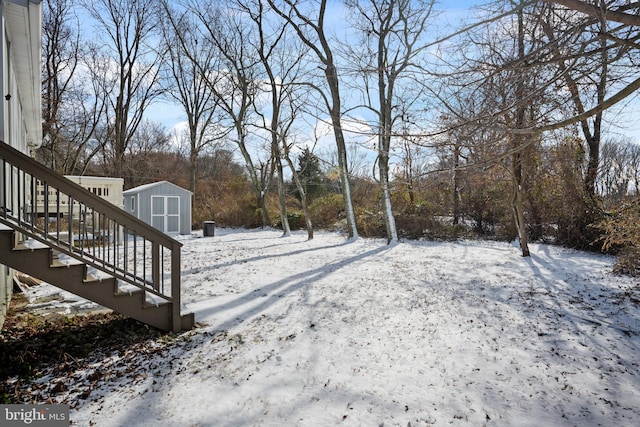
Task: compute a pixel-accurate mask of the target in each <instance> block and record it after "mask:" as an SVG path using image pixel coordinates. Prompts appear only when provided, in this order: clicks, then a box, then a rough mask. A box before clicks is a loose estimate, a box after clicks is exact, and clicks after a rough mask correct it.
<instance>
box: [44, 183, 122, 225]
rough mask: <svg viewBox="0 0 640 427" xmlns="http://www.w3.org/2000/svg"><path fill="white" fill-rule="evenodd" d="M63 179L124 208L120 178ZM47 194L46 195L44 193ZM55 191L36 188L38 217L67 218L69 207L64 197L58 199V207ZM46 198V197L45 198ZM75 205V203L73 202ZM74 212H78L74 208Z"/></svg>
mask: <svg viewBox="0 0 640 427" xmlns="http://www.w3.org/2000/svg"><path fill="white" fill-rule="evenodd" d="M65 178H67V179H69V180H71V181H73V182H75V183H76V184H78V185H81V186H82V187H84V188H86V189H87V190H89V191H91V192H92V193H93V194H95V195H97V196H100V197H102V198H103V199H105V200H106V201H108V202H111V203H112V204H114V205H116V206H117V207H119V208H120V209H122V208H124V204H123V194H122V192H123V189H124V180H123V179H122V178H109V177H104V176H77V175H65ZM47 192H48V193H49V194H48V195H47V194H46V193H47ZM55 192H56V190H55V189H49V190H48V191H46V190H45V188H44V187H43V186H38V189H37V195H36V208H35V212H36V213H37V214H38V215H39V216H43V215H45V213H46V214H47V216H49V217H54V216H62V217H65V216H68V214H69V206H68V201H67V200H66V198H65V197H60V198H59V200H60V202H59V205H58V203H57V200H58V197H56V193H55ZM45 196H48V197H45ZM46 201H48V203H47V204H48V206H47V208H46V209H45V202H46ZM74 203H75V204H76V205H77V202H74ZM74 212H76V214H77V212H78V209H77V208H74Z"/></svg>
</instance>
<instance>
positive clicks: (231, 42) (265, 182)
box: [190, 0, 273, 226]
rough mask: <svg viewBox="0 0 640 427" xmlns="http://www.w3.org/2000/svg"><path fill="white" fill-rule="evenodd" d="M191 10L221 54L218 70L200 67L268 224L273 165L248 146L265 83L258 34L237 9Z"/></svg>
mask: <svg viewBox="0 0 640 427" xmlns="http://www.w3.org/2000/svg"><path fill="white" fill-rule="evenodd" d="M232 1H233V0H232ZM236 9H237V8H236ZM190 10H191V11H192V13H193V14H194V15H195V16H196V17H197V18H198V20H199V22H200V24H201V25H202V29H203V35H202V37H204V38H208V39H210V40H211V43H212V45H213V47H214V48H215V49H216V50H218V52H219V53H220V54H221V63H220V66H219V68H218V69H204V68H202V67H200V72H201V73H202V75H203V76H205V77H206V79H207V84H208V85H209V88H210V90H211V91H212V93H213V94H214V96H215V98H216V100H217V102H218V105H219V108H220V109H221V110H222V111H223V112H224V115H225V116H226V119H225V121H223V123H224V122H228V124H226V125H225V126H226V127H228V128H230V129H233V132H234V133H235V135H236V138H235V141H234V142H235V143H236V145H237V146H238V149H239V150H240V153H241V154H242V157H243V159H244V161H245V165H246V167H247V173H248V174H249V178H250V180H251V183H252V184H253V188H254V192H255V195H256V202H257V206H258V207H259V210H260V215H261V221H262V225H263V226H268V225H269V224H270V222H271V221H270V219H269V212H268V211H267V206H266V195H267V190H268V188H269V186H270V183H271V177H272V176H273V172H272V171H273V168H272V165H271V161H270V160H267V161H264V162H263V161H260V162H255V161H254V159H253V158H252V153H251V152H250V150H249V146H248V142H249V131H248V128H249V126H250V121H251V119H252V117H251V116H252V112H253V110H254V102H255V98H256V96H257V95H258V93H259V92H260V86H261V85H260V82H259V80H258V78H257V74H258V71H257V65H258V64H259V61H260V60H259V58H258V53H257V52H256V51H255V49H253V47H254V46H255V45H256V42H255V34H254V33H253V32H252V31H251V28H250V26H249V25H247V22H245V20H246V16H243V15H242V14H240V13H237V10H234V9H233V8H228V9H227V10H226V12H225V15H224V16H221V12H220V9H218V6H213V5H211V4H209V5H206V6H204V5H202V4H201V3H193V4H191V6H190Z"/></svg>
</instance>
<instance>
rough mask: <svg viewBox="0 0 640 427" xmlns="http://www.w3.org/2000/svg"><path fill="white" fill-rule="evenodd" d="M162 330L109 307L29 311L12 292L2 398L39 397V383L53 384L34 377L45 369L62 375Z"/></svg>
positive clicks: (1, 362)
mask: <svg viewBox="0 0 640 427" xmlns="http://www.w3.org/2000/svg"><path fill="white" fill-rule="evenodd" d="M163 335H167V333H165V332H163V331H160V330H158V329H155V328H152V327H150V326H148V325H145V324H143V323H141V322H138V321H136V320H133V319H129V318H126V317H123V316H121V315H119V314H116V313H112V312H109V313H94V314H83V315H74V316H68V315H63V314H59V313H49V314H44V315H42V314H33V313H32V312H30V310H29V302H28V301H27V299H26V297H25V296H24V295H23V294H19V293H18V294H14V296H13V298H12V302H11V307H10V310H9V313H8V314H7V318H6V320H5V323H4V326H3V328H2V331H0V402H2V403H25V402H35V401H38V402H39V401H40V398H39V397H37V396H41V395H42V393H39V392H38V391H39V389H40V390H45V389H46V390H48V392H51V388H52V385H51V383H48V382H47V381H40V382H39V381H37V380H38V379H39V378H42V377H43V376H44V375H45V373H46V375H48V376H51V377H52V378H55V377H61V376H62V377H64V376H65V372H69V373H71V372H74V371H76V370H78V369H81V368H82V367H83V366H84V365H85V364H86V362H85V361H84V360H86V359H95V358H96V357H100V355H109V354H117V353H122V352H124V351H127V350H130V349H131V348H136V347H145V345H146V343H150V342H152V341H155V340H156V339H158V338H159V337H161V336H163ZM54 388H55V385H54ZM53 391H55V390H53Z"/></svg>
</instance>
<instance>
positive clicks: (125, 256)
mask: <svg viewBox="0 0 640 427" xmlns="http://www.w3.org/2000/svg"><path fill="white" fill-rule="evenodd" d="M42 189H44V192H45V193H46V194H49V193H48V190H49V189H53V190H55V191H56V193H55V194H56V196H55V206H56V208H57V209H58V210H57V211H56V212H55V214H56V217H57V218H58V219H57V221H56V226H55V230H54V232H53V233H52V232H51V227H50V226H49V219H48V218H46V220H45V221H44V222H43V223H44V225H43V226H39V225H38V221H37V217H38V216H39V215H42V214H44V215H45V216H48V215H49V214H50V213H51V212H49V200H48V197H49V196H45V206H46V207H45V208H44V212H39V211H38V206H37V203H36V202H35V201H36V193H37V192H38V191H40V190H42ZM63 195H64V197H66V198H67V199H64V198H63ZM0 196H1V197H0V204H2V206H0V207H1V208H2V209H0V222H2V223H4V224H6V225H9V226H12V227H13V228H14V229H15V230H16V231H19V232H20V233H22V234H24V235H25V236H28V237H31V238H33V239H35V240H38V241H40V242H42V243H45V244H47V245H48V246H50V247H51V248H53V249H57V250H59V251H60V252H62V253H65V254H67V255H69V256H71V257H74V258H76V259H78V260H81V261H82V262H83V263H85V264H86V265H89V266H92V267H94V268H96V269H98V270H100V271H103V272H104V273H106V274H109V275H112V276H113V277H115V278H116V279H118V280H120V281H122V282H124V283H129V284H131V285H134V286H136V287H138V288H140V289H142V290H143V291H145V292H147V293H150V294H153V295H156V296H158V297H160V298H162V299H163V300H165V301H168V302H171V303H172V304H173V305H172V312H171V316H172V319H171V321H172V324H173V329H174V330H179V329H180V324H181V317H180V278H181V275H180V266H181V260H180V248H181V247H182V244H181V243H180V242H178V241H177V240H175V239H174V238H172V237H171V236H169V235H167V234H165V233H163V232H161V231H160V230H158V229H156V228H154V227H152V226H151V225H149V224H147V223H145V222H143V221H141V220H140V219H138V218H136V217H134V216H133V215H130V214H129V213H127V212H126V211H124V210H123V209H121V208H119V207H117V206H115V205H114V204H112V203H110V202H108V201H106V200H104V199H103V198H101V197H99V196H98V195H96V194H94V193H92V192H91V191H89V190H87V189H85V188H84V187H82V186H80V185H79V184H76V183H75V182H73V181H71V180H69V179H67V178H65V177H64V176H62V175H60V174H58V173H56V172H54V171H52V170H50V169H49V168H47V167H45V166H44V165H42V164H40V163H38V162H37V161H36V160H34V159H33V158H31V157H29V156H27V155H25V154H23V153H22V152H20V151H18V150H16V149H15V148H13V147H11V146H9V145H8V144H6V143H4V142H2V141H0ZM61 200H62V201H63V203H64V201H65V200H67V201H68V204H67V205H66V209H68V210H69V211H68V212H69V213H70V215H69V216H70V217H71V218H70V220H68V224H67V227H68V228H67V231H68V234H67V240H68V241H66V242H62V241H61V238H60V235H61V234H64V233H61V226H60V217H59V215H60V211H59V209H60V208H61ZM76 207H77V209H78V213H81V214H82V215H86V214H87V212H88V215H89V217H91V218H92V226H91V227H92V228H91V230H92V233H91V234H92V237H91V238H92V239H94V240H93V244H86V245H85V240H82V238H84V239H86V238H87V236H85V235H82V234H81V233H80V231H78V233H76V232H75V230H74V224H73V220H74V218H73V213H74V212H75V210H76ZM12 210H13V212H12ZM94 218H95V219H96V220H94ZM78 220H80V218H78ZM95 221H97V226H96V223H95ZM84 224H85V226H86V220H85V222H84ZM39 227H40V228H39ZM79 227H80V223H78V228H79ZM105 227H106V228H105ZM96 230H97V233H96ZM104 230H106V236H107V238H106V239H105V238H104V236H103V232H104ZM62 231H63V232H64V230H62ZM121 231H122V232H124V234H125V235H126V236H127V237H126V238H125V239H123V240H122V241H120V239H119V238H118V237H117V236H119V233H120V232H121ZM96 234H99V237H98V240H95V239H96ZM74 236H76V237H81V239H80V245H79V246H80V247H78V246H76V242H75V241H74ZM96 242H97V243H96ZM96 246H98V249H97V250H96ZM169 257H170V259H169ZM169 282H170V283H169ZM145 295H146V294H145ZM145 298H146V297H145Z"/></svg>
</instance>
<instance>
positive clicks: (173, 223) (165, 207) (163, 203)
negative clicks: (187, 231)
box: [151, 196, 180, 233]
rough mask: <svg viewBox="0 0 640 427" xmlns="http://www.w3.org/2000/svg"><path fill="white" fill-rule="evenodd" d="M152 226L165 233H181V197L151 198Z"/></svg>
mask: <svg viewBox="0 0 640 427" xmlns="http://www.w3.org/2000/svg"><path fill="white" fill-rule="evenodd" d="M151 225H153V226H154V227H155V228H157V229H158V230H161V231H164V232H165V233H179V232H180V197H178V196H151Z"/></svg>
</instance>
